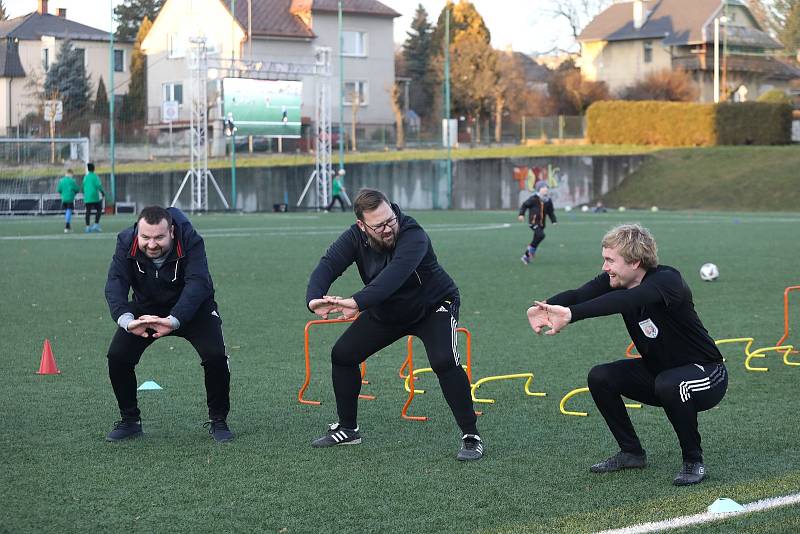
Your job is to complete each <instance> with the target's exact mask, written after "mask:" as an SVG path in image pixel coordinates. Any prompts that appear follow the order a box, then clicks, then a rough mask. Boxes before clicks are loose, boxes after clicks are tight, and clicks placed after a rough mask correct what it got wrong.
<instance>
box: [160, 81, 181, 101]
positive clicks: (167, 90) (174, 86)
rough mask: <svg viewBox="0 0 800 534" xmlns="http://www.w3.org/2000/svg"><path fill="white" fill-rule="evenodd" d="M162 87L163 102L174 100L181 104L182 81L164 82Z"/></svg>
mask: <svg viewBox="0 0 800 534" xmlns="http://www.w3.org/2000/svg"><path fill="white" fill-rule="evenodd" d="M162 87H163V88H164V100H163V101H164V102H169V101H170V100H175V101H176V102H177V103H178V104H183V84H182V83H174V82H171V83H165V84H163V85H162Z"/></svg>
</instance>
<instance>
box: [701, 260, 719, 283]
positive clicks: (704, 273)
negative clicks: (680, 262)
mask: <svg viewBox="0 0 800 534" xmlns="http://www.w3.org/2000/svg"><path fill="white" fill-rule="evenodd" d="M700 278H702V279H703V280H705V281H706V282H713V281H714V280H716V279H717V278H719V269H718V268H717V266H716V265H714V264H713V263H704V264H703V266H702V267H700Z"/></svg>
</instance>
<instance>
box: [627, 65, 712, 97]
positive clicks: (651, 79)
mask: <svg viewBox="0 0 800 534" xmlns="http://www.w3.org/2000/svg"><path fill="white" fill-rule="evenodd" d="M699 93H700V90H699V88H698V87H697V84H696V83H695V82H694V81H693V80H692V77H691V76H690V75H689V74H688V73H687V72H686V71H685V70H683V69H677V70H672V69H662V70H659V71H655V72H651V73H650V74H648V75H647V76H645V78H644V79H643V80H640V81H639V82H637V83H635V84H633V85H631V86H628V87H625V88H624V89H623V90H622V91H620V93H619V97H620V98H622V99H623V100H668V101H672V102H692V101H694V100H695V99H697V95H698V94H699Z"/></svg>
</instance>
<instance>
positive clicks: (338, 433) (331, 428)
mask: <svg viewBox="0 0 800 534" xmlns="http://www.w3.org/2000/svg"><path fill="white" fill-rule="evenodd" d="M359 443H361V434H359V432H358V427H356V428H355V430H354V429H350V428H344V427H343V426H342V425H340V424H339V423H333V424H332V425H328V432H327V433H326V434H325V435H324V436H321V437H319V438H317V439H315V440H314V441H312V442H311V446H312V447H316V448H320V447H333V446H334V445H358V444H359Z"/></svg>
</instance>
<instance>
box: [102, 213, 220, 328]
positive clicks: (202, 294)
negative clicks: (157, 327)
mask: <svg viewBox="0 0 800 534" xmlns="http://www.w3.org/2000/svg"><path fill="white" fill-rule="evenodd" d="M167 211H169V213H170V215H172V222H173V225H174V226H175V240H174V241H173V244H172V250H171V251H170V252H169V255H168V256H167V260H166V261H165V262H164V263H163V265H161V267H160V268H158V269H157V268H156V266H155V264H154V263H153V262H152V261H151V260H150V259H149V258H148V257H147V256H146V255H145V254H144V253H143V252H142V251H140V250H139V247H138V244H137V239H136V235H137V225H135V224H134V225H133V226H131V227H130V228H127V229H125V230H123V231H122V232H120V233H119V234H118V235H117V249H116V251H115V252H114V257H113V258H112V260H111V266H110V267H109V268H108V280H107V281H106V301H108V308H109V310H110V311H111V317H112V318H113V319H114V321H116V320H117V319H119V317H120V316H121V315H123V314H125V313H128V312H130V313H133V314H134V316H135V315H136V311H137V310H138V312H139V313H140V314H143V313H146V314H154V315H158V316H160V317H166V316H168V315H172V316H174V317H175V318H177V319H178V321H180V323H181V326H184V325H186V324H187V323H188V322H189V321H191V320H192V318H193V317H194V316H195V314H196V313H197V312H198V311H199V310H200V309H202V308H209V310H213V309H214V308H215V306H216V305H215V303H214V283H213V282H212V281H211V275H210V274H209V272H208V260H207V259H206V250H205V244H204V243H203V238H202V237H200V234H198V233H197V232H196V231H195V229H194V228H193V227H192V223H190V222H189V219H187V218H186V215H184V214H183V212H182V211H181V210H179V209H177V208H168V209H167ZM131 289H133V300H132V301H130V300H129V299H128V295H129V292H130V290H131ZM209 313H210V311H209Z"/></svg>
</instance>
